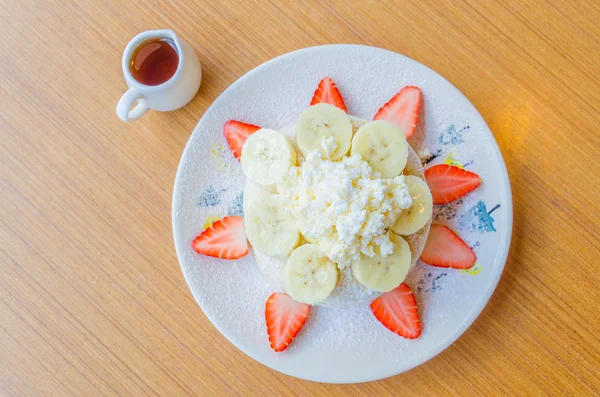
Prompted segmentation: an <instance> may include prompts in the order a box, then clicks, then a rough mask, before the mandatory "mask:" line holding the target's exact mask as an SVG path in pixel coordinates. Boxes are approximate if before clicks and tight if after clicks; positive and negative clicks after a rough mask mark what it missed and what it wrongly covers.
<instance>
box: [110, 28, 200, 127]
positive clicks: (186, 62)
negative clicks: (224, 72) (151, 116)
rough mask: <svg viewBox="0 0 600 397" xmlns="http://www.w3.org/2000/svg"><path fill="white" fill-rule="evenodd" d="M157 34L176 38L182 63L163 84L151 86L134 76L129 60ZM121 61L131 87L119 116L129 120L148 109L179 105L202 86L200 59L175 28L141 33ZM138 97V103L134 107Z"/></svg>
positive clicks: (174, 108)
mask: <svg viewBox="0 0 600 397" xmlns="http://www.w3.org/2000/svg"><path fill="white" fill-rule="evenodd" d="M154 38H168V39H170V40H172V41H173V43H174V44H175V50H176V51H177V54H178V56H179V65H178V66H177V70H176V71H175V74H174V75H173V76H172V77H171V78H170V79H169V80H167V81H166V82H164V83H162V84H160V85H155V86H149V85H144V84H141V83H140V82H138V81H137V80H136V79H134V78H133V76H132V75H131V73H130V71H129V62H130V60H131V56H132V54H133V52H134V51H135V49H136V48H137V47H138V46H140V45H141V44H142V43H143V42H145V41H147V40H149V39H154ZM121 63H122V67H123V76H124V77H125V82H126V83H127V87H129V90H128V91H127V92H126V93H125V94H123V96H122V97H121V99H120V100H119V103H118V104H117V116H119V118H120V119H121V120H123V121H126V122H129V121H134V120H137V119H138V118H140V117H141V116H142V115H143V114H144V113H146V112H147V111H148V110H149V109H154V110H158V111H161V112H166V111H171V110H176V109H179V108H181V107H183V106H185V105H186V104H187V103H188V102H189V101H191V100H192V98H193V97H194V96H195V95H196V93H197V92H198V89H199V88H200V81H201V80H202V68H201V66H200V60H199V59H198V56H197V55H196V53H195V52H194V50H193V49H192V47H190V46H189V45H188V44H187V43H185V42H184V41H182V40H180V39H179V38H178V37H177V35H176V34H175V32H173V31H172V30H148V31H146V32H142V33H140V34H138V35H137V36H135V37H134V38H133V39H132V40H131V41H130V42H129V44H127V47H125V52H124V53H123V59H122V61H121ZM136 101H137V105H135V107H134V108H133V109H131V107H132V106H133V104H134V103H135V102H136Z"/></svg>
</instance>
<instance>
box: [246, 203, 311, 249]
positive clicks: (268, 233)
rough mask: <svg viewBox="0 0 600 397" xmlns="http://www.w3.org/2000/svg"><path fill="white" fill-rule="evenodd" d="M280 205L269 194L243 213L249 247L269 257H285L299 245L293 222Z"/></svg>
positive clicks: (298, 236) (298, 234) (297, 232)
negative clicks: (250, 245)
mask: <svg viewBox="0 0 600 397" xmlns="http://www.w3.org/2000/svg"><path fill="white" fill-rule="evenodd" d="M281 204H282V203H281V198H280V197H279V195H271V196H268V197H266V198H265V199H263V200H260V201H256V202H254V203H253V204H252V205H251V206H250V207H249V208H248V210H247V211H246V212H245V214H244V228H245V229H246V237H248V240H249V241H250V244H252V246H253V247H254V248H256V249H257V250H259V251H260V252H262V253H264V254H266V255H269V256H275V257H287V256H288V255H289V254H290V253H291V252H292V250H293V249H294V248H296V246H297V245H298V243H299V242H300V232H299V231H298V228H297V227H296V221H295V220H294V217H293V216H292V214H291V212H289V211H286V210H285V208H283V206H282V205H281Z"/></svg>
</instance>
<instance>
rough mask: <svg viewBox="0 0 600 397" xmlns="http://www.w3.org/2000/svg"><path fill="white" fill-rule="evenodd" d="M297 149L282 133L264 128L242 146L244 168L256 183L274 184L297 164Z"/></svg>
mask: <svg viewBox="0 0 600 397" xmlns="http://www.w3.org/2000/svg"><path fill="white" fill-rule="evenodd" d="M296 160H297V158H296V151H295V150H294V148H293V146H292V144H291V142H290V141H288V139H287V138H286V137H285V136H283V135H282V134H281V133H279V132H277V131H274V130H269V129H266V128H263V129H261V130H258V131H256V132H255V133H254V134H252V135H250V136H249V137H248V139H246V142H245V143H244V145H243V146H242V158H241V160H240V161H241V163H242V170H243V171H244V174H245V175H246V176H247V177H248V178H249V179H250V180H251V181H252V182H254V183H256V184H257V185H260V186H265V187H269V186H273V185H275V184H276V183H277V182H279V181H280V180H281V179H282V178H283V176H284V175H285V174H286V173H287V172H288V170H289V169H290V167H291V166H293V165H295V164H296Z"/></svg>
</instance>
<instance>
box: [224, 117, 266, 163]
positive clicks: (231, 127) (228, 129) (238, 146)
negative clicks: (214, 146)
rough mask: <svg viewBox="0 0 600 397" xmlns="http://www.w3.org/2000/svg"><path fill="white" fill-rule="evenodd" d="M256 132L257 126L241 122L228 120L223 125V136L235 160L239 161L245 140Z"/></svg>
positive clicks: (258, 128)
mask: <svg viewBox="0 0 600 397" xmlns="http://www.w3.org/2000/svg"><path fill="white" fill-rule="evenodd" d="M258 130H260V127H259V126H257V125H252V124H246V123H242V122H241V121H235V120H229V121H228V122H226V123H225V125H224V126H223V135H225V139H226V140H227V144H228V145H229V148H230V149H231V151H232V152H233V156H234V157H235V158H236V159H238V160H239V159H240V157H241V156H242V146H243V145H244V142H246V139H247V138H248V137H249V136H250V135H252V134H254V133H255V132H256V131H258Z"/></svg>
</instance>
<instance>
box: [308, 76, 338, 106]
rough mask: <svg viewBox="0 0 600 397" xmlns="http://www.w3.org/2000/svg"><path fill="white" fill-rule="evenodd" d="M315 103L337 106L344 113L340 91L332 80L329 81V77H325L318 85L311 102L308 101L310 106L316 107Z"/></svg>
mask: <svg viewBox="0 0 600 397" xmlns="http://www.w3.org/2000/svg"><path fill="white" fill-rule="evenodd" d="M317 103H328V104H330V105H333V106H337V107H338V108H340V109H342V110H343V111H344V112H345V111H346V104H345V103H344V99H342V95H341V94H340V91H339V90H338V89H337V87H336V86H335V83H334V82H333V80H331V79H330V78H329V77H325V78H324V79H323V80H321V82H320V83H319V86H318V87H317V90H316V91H315V93H314V95H313V98H312V101H310V106H312V105H316V104H317Z"/></svg>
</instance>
